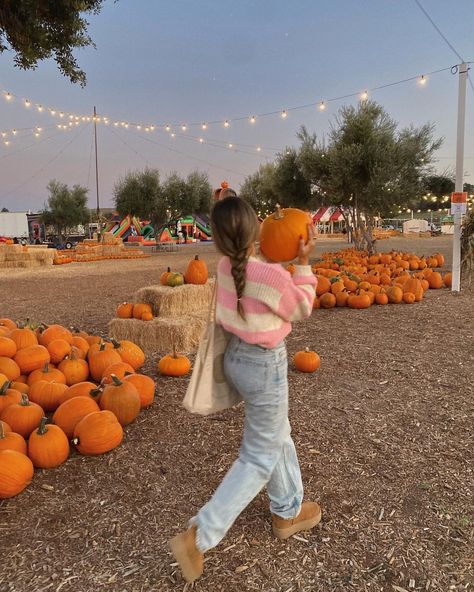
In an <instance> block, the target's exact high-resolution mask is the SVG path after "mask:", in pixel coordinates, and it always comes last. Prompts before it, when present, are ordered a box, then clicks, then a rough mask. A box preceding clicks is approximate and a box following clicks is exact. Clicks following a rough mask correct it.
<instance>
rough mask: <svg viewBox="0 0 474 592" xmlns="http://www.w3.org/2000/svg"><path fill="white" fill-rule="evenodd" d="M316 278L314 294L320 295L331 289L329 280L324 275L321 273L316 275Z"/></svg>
mask: <svg viewBox="0 0 474 592" xmlns="http://www.w3.org/2000/svg"><path fill="white" fill-rule="evenodd" d="M316 280H317V283H316V296H322V295H323V294H326V292H329V290H330V289H331V282H330V281H329V280H328V278H327V277H324V276H323V275H317V276H316Z"/></svg>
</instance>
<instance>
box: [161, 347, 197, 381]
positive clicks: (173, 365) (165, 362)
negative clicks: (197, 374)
mask: <svg viewBox="0 0 474 592" xmlns="http://www.w3.org/2000/svg"><path fill="white" fill-rule="evenodd" d="M190 370H191V362H190V361H189V359H188V358H187V357H186V356H183V355H178V354H177V353H176V351H175V350H174V349H173V353H172V354H168V355H166V356H163V357H162V358H161V360H160V361H159V362H158V371H159V372H160V374H163V376H185V375H186V374H188V372H189V371H190Z"/></svg>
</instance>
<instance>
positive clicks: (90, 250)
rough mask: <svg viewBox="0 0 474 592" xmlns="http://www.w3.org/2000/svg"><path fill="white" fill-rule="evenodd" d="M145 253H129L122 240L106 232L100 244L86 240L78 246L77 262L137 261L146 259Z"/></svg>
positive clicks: (90, 239) (94, 240) (136, 251)
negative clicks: (105, 260) (103, 260)
mask: <svg viewBox="0 0 474 592" xmlns="http://www.w3.org/2000/svg"><path fill="white" fill-rule="evenodd" d="M146 256H147V255H145V254H144V253H143V251H139V250H136V249H134V250H133V252H130V251H127V249H126V248H125V245H124V244H123V241H122V239H121V238H119V237H116V236H114V235H113V233H112V232H104V233H103V234H102V237H101V241H100V242H99V241H98V240H96V239H93V238H86V239H85V240H84V241H83V242H82V243H79V244H78V245H77V246H76V255H75V260H76V261H101V260H102V259H136V258H142V257H146Z"/></svg>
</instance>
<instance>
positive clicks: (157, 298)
mask: <svg viewBox="0 0 474 592" xmlns="http://www.w3.org/2000/svg"><path fill="white" fill-rule="evenodd" d="M213 288H214V280H210V281H209V282H208V283H207V284H204V285H203V286H196V285H194V284H185V285H184V286H176V287H175V288H171V287H169V286H160V285H159V286H147V287H146V288H141V289H140V290H138V292H137V293H136V294H135V302H144V303H145V304H150V305H151V306H152V307H153V314H155V315H156V316H160V317H180V316H186V315H189V314H203V312H206V311H207V310H208V309H209V305H210V302H211V297H212V290H213Z"/></svg>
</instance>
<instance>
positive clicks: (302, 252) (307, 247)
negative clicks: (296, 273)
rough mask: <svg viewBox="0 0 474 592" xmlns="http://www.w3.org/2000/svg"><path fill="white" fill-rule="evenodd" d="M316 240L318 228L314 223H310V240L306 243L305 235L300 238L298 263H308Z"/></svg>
mask: <svg viewBox="0 0 474 592" xmlns="http://www.w3.org/2000/svg"><path fill="white" fill-rule="evenodd" d="M315 241H316V229H315V226H314V224H308V242H307V243H305V242H304V239H303V237H301V239H300V246H299V249H298V265H308V264H309V256H310V254H311V251H312V250H313V248H314V243H315Z"/></svg>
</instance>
